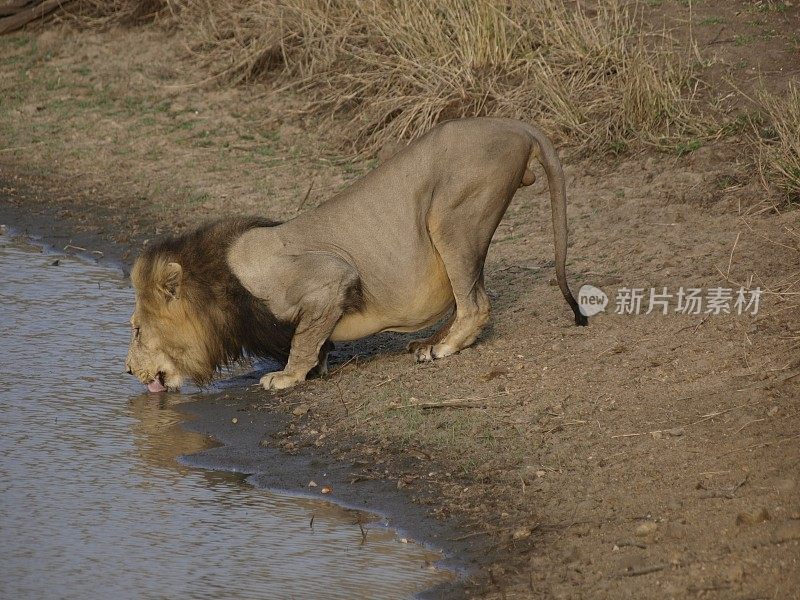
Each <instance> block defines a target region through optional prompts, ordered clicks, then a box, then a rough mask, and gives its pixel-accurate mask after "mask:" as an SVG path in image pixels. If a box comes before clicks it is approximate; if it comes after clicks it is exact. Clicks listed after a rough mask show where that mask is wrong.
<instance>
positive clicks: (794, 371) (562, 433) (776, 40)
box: [0, 0, 800, 598]
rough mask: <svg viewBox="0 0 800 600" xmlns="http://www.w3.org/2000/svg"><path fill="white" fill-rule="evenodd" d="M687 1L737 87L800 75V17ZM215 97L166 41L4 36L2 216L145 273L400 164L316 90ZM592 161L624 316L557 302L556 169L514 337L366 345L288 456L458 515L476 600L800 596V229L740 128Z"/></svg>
mask: <svg viewBox="0 0 800 600" xmlns="http://www.w3.org/2000/svg"><path fill="white" fill-rule="evenodd" d="M686 4H688V3H683V2H672V1H670V0H665V1H664V2H663V3H662V2H648V3H647V5H648V6H650V7H651V8H652V10H653V11H656V13H658V14H669V15H670V18H671V19H672V20H673V22H674V23H676V24H677V25H676V26H679V27H683V28H684V29H683V30H681V31H683V32H684V33H685V32H686V29H687V28H688V25H689V23H690V22H691V23H692V27H693V35H695V36H696V37H697V39H698V42H699V48H700V51H701V53H702V55H703V56H704V57H705V58H707V59H708V60H709V61H710V65H709V67H708V74H709V78H710V80H712V81H714V82H716V85H717V87H718V88H719V89H723V88H724V86H725V85H729V84H730V83H731V82H733V83H735V84H736V85H737V86H739V87H744V88H746V87H747V86H748V85H752V84H753V82H754V81H756V80H758V79H759V78H761V80H762V81H766V82H767V84H768V86H769V87H771V88H772V89H775V90H778V91H779V90H781V89H783V88H784V87H785V84H786V82H787V81H788V80H789V79H791V78H794V79H795V80H797V79H798V76H799V74H800V66H798V65H800V50H799V46H798V42H799V40H798V37H797V34H798V32H800V8H798V7H797V6H794V5H792V4H791V3H789V2H784V3H777V2H767V1H764V2H731V3H729V2H712V1H707V2H698V3H696V5H695V6H694V7H693V12H692V14H691V21H690V19H689V14H690V13H689V12H688V7H687V6H686ZM779 6H781V7H784V8H782V9H779V8H778V7H779ZM658 11H661V12H660V13H659V12H658ZM654 14H655V13H654ZM203 79H204V74H203V73H202V72H198V71H197V70H195V69H193V68H192V67H191V62H190V59H189V58H188V57H187V55H186V51H185V49H184V48H183V47H182V46H181V44H180V43H179V40H177V39H176V38H175V37H174V36H171V35H170V34H169V33H165V32H163V31H159V30H156V29H152V28H148V27H143V28H136V29H125V30H111V31H108V32H101V33H92V32H85V31H84V32H78V31H76V30H73V29H71V28H70V27H69V26H66V25H58V26H49V27H45V28H43V29H41V30H39V31H30V32H22V33H19V34H15V35H11V36H6V37H3V38H0V139H2V142H1V144H2V145H0V186H1V187H2V190H0V191H1V192H2V193H1V194H0V202H2V203H5V204H6V205H7V206H9V205H13V207H15V209H16V210H17V211H19V210H20V209H21V210H24V211H27V212H28V214H29V215H30V218H29V219H24V220H23V222H21V223H7V224H8V225H15V226H17V227H21V228H25V227H26V226H27V227H28V228H29V229H30V230H31V232H32V233H39V234H44V235H45V236H46V237H47V236H48V227H47V224H46V219H51V220H52V221H53V222H54V223H55V222H57V223H58V224H60V225H61V226H62V227H63V226H64V225H65V224H66V225H68V227H69V229H70V230H71V231H73V232H74V236H72V237H70V238H69V239H63V238H59V239H55V240H54V241H55V242H56V243H57V244H58V245H59V246H61V247H64V246H67V245H73V246H79V247H81V248H85V249H86V250H87V251H89V252H91V251H92V250H95V249H97V248H103V252H104V253H105V254H111V255H112V257H116V258H121V259H122V260H124V261H130V260H132V258H133V256H134V255H135V253H136V252H137V251H138V249H140V248H141V247H142V245H143V244H145V243H147V241H148V240H151V239H153V238H155V237H157V236H159V235H162V234H164V233H167V232H173V231H181V230H185V229H186V228H188V227H191V226H192V225H195V224H197V223H199V222H202V221H203V220H204V219H206V218H209V217H213V216H216V215H221V214H231V213H243V214H245V213H258V214H264V215H269V216H270V217H272V218H278V219H288V218H291V217H292V216H294V215H296V214H297V213H298V212H301V211H303V210H307V209H308V208H311V207H313V206H314V205H316V204H319V203H320V202H322V201H324V200H325V198H326V197H328V196H330V195H331V194H332V193H333V192H334V191H336V190H338V189H340V188H341V187H342V186H344V185H346V184H347V183H348V182H349V181H352V180H353V179H355V178H356V177H358V176H359V175H360V174H362V173H363V172H365V171H366V170H368V169H369V168H371V167H372V166H374V164H375V162H376V160H377V159H375V160H369V159H350V158H347V157H342V158H340V157H336V155H335V150H334V148H333V146H332V145H330V144H329V143H328V141H327V138H326V135H325V131H324V129H322V128H321V127H319V126H318V125H317V124H315V123H312V122H303V121H300V120H294V119H292V120H284V119H279V118H276V117H275V116H274V111H273V109H272V107H274V106H275V103H276V102H283V103H289V104H291V103H292V102H293V99H292V98H291V97H286V96H279V97H276V96H275V95H274V94H273V93H272V92H271V90H270V88H269V86H268V84H267V85H251V86H247V87H239V88H235V89H230V88H226V89H220V88H218V87H215V86H209V85H206V84H203V83H202V80H203ZM726 79H727V83H726ZM284 106H285V105H284ZM281 114H285V111H282V112H281ZM574 150H575V149H570V148H565V149H563V150H562V156H563V158H564V161H565V168H566V173H567V177H568V194H569V224H570V235H571V247H570V253H569V256H570V262H569V264H568V276H569V278H570V282H571V285H572V287H573V290H577V289H578V288H579V287H580V286H581V285H582V284H585V283H589V284H592V285H595V286H598V287H600V288H602V289H603V290H604V291H605V292H606V293H607V294H608V295H609V297H610V298H611V302H610V306H609V310H608V311H607V314H604V315H600V316H597V317H595V318H594V319H592V320H591V324H590V326H589V327H587V328H576V327H574V326H572V324H571V318H570V314H569V311H568V310H567V309H566V307H565V305H564V302H563V299H562V298H561V296H560V292H559V291H558V288H557V287H555V286H553V285H552V277H553V272H552V271H553V270H552V264H553V263H552V258H553V256H552V255H553V250H552V231H551V226H550V217H549V206H548V200H547V193H546V184H545V182H544V178H543V177H542V178H540V181H539V182H537V183H536V184H535V185H534V186H532V187H531V188H526V189H523V190H521V191H520V192H519V193H518V195H517V197H516V199H515V201H514V202H513V203H512V205H511V208H510V209H509V211H508V213H507V215H506V217H505V219H504V220H503V222H502V223H501V225H500V228H499V229H498V231H497V234H496V235H495V239H494V242H493V244H492V247H491V249H490V253H489V257H488V260H487V263H486V279H487V287H488V288H489V290H490V294H491V297H492V299H493V306H494V313H493V319H492V323H491V326H490V327H489V328H488V329H487V331H486V332H485V333H484V334H483V335H482V336H481V338H480V340H479V342H478V343H477V344H476V345H475V346H474V347H473V348H470V349H468V350H466V351H464V352H462V353H460V354H459V355H456V356H453V357H450V358H448V359H446V360H443V361H441V362H436V363H434V364H429V365H416V364H414V363H413V361H412V360H411V358H410V357H409V356H408V355H406V354H405V353H404V352H403V347H404V345H405V343H406V342H407V341H408V337H406V336H400V335H381V336H376V337H375V338H372V339H369V340H366V341H363V342H359V343H357V344H343V345H341V346H340V347H339V348H337V351H336V354H335V357H334V358H335V365H334V370H333V373H332V374H331V375H330V376H329V377H327V378H325V379H320V380H312V381H309V382H308V383H306V384H305V385H303V386H301V387H299V388H297V389H294V390H290V391H287V392H283V393H281V394H278V396H277V402H270V404H269V406H270V408H271V409H273V408H274V407H275V406H277V407H278V410H282V411H283V412H284V413H286V415H287V416H288V417H289V424H288V425H287V427H286V429H285V431H284V432H283V433H282V434H280V435H273V436H272V437H270V438H269V439H270V440H271V441H270V444H271V445H273V446H275V447H278V448H281V449H283V450H284V451H286V452H289V453H298V452H300V453H302V452H309V451H311V452H316V453H320V454H322V455H324V456H326V457H329V458H332V459H335V460H336V461H339V462H341V463H343V464H350V465H352V469H351V471H352V472H353V478H352V480H351V481H352V483H351V485H352V486H354V489H357V486H358V484H359V481H364V480H366V481H372V480H376V479H378V480H384V481H389V482H393V483H396V487H397V489H398V494H399V495H400V496H404V497H407V498H408V499H410V500H411V501H416V502H418V503H420V504H422V505H423V506H425V508H426V509H427V510H428V511H429V513H430V514H433V515H436V516H441V517H453V518H455V519H456V520H457V521H458V522H459V523H461V527H462V529H463V534H462V535H463V536H464V539H471V538H475V539H480V540H482V542H481V548H482V552H483V559H482V560H481V566H480V568H479V569H476V570H475V571H474V572H472V573H471V574H470V575H469V581H468V585H467V587H466V590H465V592H464V593H465V594H466V595H467V596H469V597H476V598H538V597H541V598H643V597H658V598H691V597H708V598H800V592H799V591H798V590H800V560H799V559H800V500H799V499H798V498H800V450H798V448H799V447H800V412H799V411H800V319H799V318H798V316H797V315H798V312H797V309H798V307H800V213H798V211H797V209H796V207H792V206H788V205H785V204H779V203H777V201H776V199H775V198H774V197H773V196H772V195H770V194H769V193H768V192H767V191H766V190H765V189H764V187H763V186H762V185H761V182H760V180H759V178H758V177H757V175H756V173H755V170H754V167H753V157H752V156H749V155H748V153H747V146H746V145H744V144H743V143H742V140H741V139H739V138H737V137H735V136H732V137H728V138H724V139H722V140H720V141H718V142H713V143H705V144H703V145H700V147H698V148H696V149H694V151H692V152H688V153H683V152H675V153H673V154H669V153H650V152H645V151H638V152H635V153H633V154H628V155H624V156H622V157H611V156H610V157H593V158H591V159H584V160H582V161H574V160H571V158H570V157H571V156H573V155H575V152H574ZM4 214H9V213H4ZM17 214H19V213H18V212H17ZM42 215H44V217H43V216H42ZM49 239H51V240H53V239H54V238H53V236H52V235H51V236H50V238H49ZM93 244H94V246H93ZM109 250H110V252H109ZM748 285H752V286H759V287H760V288H761V289H762V290H763V295H762V298H761V304H760V307H759V311H758V314H757V315H755V316H751V315H742V316H739V315H736V314H730V315H715V314H697V315H682V314H675V313H674V312H672V311H671V312H670V314H667V315H661V314H656V313H657V312H658V311H655V312H654V313H652V314H647V315H645V314H640V315H617V314H613V312H614V304H615V297H616V293H617V291H618V290H619V289H621V288H642V289H645V290H646V291H647V292H649V290H650V288H655V289H656V290H657V291H661V290H662V288H664V287H666V288H667V289H668V291H669V292H671V293H673V294H674V293H676V292H677V290H678V288H680V287H684V288H689V287H692V288H702V289H703V290H707V289H708V288H713V287H725V288H734V289H738V288H739V287H740V286H748ZM648 296H649V293H646V294H645V299H644V306H645V307H646V306H647V298H648ZM675 302H676V300H675V299H674V298H673V299H672V303H671V304H670V306H671V308H672V310H673V311H674V307H675ZM643 312H644V311H643ZM734 312H735V311H734ZM120 360H122V357H120ZM448 404H450V406H448ZM428 405H429V406H428ZM250 410H252V411H254V412H258V411H259V410H260V409H259V407H258V406H257V405H254V404H251V405H250ZM487 549H488V550H487Z"/></svg>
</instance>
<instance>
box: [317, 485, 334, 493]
mask: <svg viewBox="0 0 800 600" xmlns="http://www.w3.org/2000/svg"><path fill="white" fill-rule="evenodd" d="M319 492H320V494H330V493H332V492H333V488H332V487H329V486H327V485H326V486H324V487H323V488H322V489H321V490H320V491H319Z"/></svg>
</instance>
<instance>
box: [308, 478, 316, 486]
mask: <svg viewBox="0 0 800 600" xmlns="http://www.w3.org/2000/svg"><path fill="white" fill-rule="evenodd" d="M308 487H317V482H316V481H314V480H313V479H312V480H311V481H309V482H308Z"/></svg>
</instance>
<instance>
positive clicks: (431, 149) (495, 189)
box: [129, 118, 586, 389]
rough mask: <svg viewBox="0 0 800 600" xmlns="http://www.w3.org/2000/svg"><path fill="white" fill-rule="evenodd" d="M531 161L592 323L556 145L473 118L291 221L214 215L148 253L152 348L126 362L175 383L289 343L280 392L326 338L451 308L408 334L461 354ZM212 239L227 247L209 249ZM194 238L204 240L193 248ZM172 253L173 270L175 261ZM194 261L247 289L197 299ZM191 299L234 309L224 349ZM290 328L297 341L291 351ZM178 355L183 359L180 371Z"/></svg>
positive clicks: (144, 303)
mask: <svg viewBox="0 0 800 600" xmlns="http://www.w3.org/2000/svg"><path fill="white" fill-rule="evenodd" d="M535 162H539V163H540V164H541V165H542V166H543V167H544V170H545V173H546V174H547V179H548V185H549V188H550V200H551V207H552V218H553V229H554V236H555V250H556V252H555V254H556V261H555V268H556V279H557V281H558V284H559V287H560V289H561V292H562V294H563V296H564V298H565V299H566V300H567V303H568V304H569V305H570V308H571V309H572V311H573V314H574V317H575V322H576V323H577V324H578V325H585V324H586V318H585V317H584V316H583V315H582V314H581V313H580V312H579V309H578V305H577V302H576V301H575V299H574V297H573V296H572V293H571V292H570V290H569V286H568V284H567V281H566V272H565V271H566V270H565V265H566V253H567V223H566V191H565V188H566V186H565V181H564V175H563V172H562V168H561V163H560V161H559V160H558V156H557V154H556V151H555V149H554V148H553V146H552V144H551V143H550V141H549V140H548V139H547V137H546V136H545V135H544V134H543V133H542V132H541V131H540V130H539V129H537V128H535V127H533V126H530V125H527V124H525V123H521V122H519V121H512V120H508V119H489V118H482V119H467V120H462V121H450V122H447V123H444V124H442V125H439V126H437V127H435V128H434V129H433V130H431V131H430V132H429V133H428V134H426V135H425V136H423V137H422V138H420V139H418V140H416V141H415V142H413V143H411V144H410V145H408V146H406V147H405V148H403V149H401V150H400V151H399V152H398V153H397V154H395V155H394V156H392V157H391V158H390V159H389V160H387V162H385V163H384V164H382V165H380V166H379V167H378V168H377V169H375V170H374V171H372V172H371V173H369V174H367V175H366V176H365V177H363V178H361V179H360V180H359V181H357V182H356V183H354V184H353V185H352V186H351V187H349V188H348V189H346V190H344V191H342V192H340V193H339V194H337V195H336V196H334V197H333V198H331V199H330V200H328V201H327V202H325V203H324V204H322V205H320V206H319V207H317V208H316V209H314V210H311V211H309V212H306V213H304V214H302V215H300V216H299V217H297V218H296V219H294V220H292V221H289V222H287V223H283V224H280V225H277V226H270V225H268V226H260V225H257V224H254V223H252V222H250V223H249V224H248V225H247V226H244V225H243V224H241V223H240V224H239V225H236V222H232V223H233V224H231V223H229V222H227V221H226V222H220V223H219V224H217V225H216V226H212V227H208V228H206V230H205V233H203V234H202V235H195V237H194V238H192V237H188V238H186V239H185V240H183V239H178V240H173V242H172V243H171V244H167V246H165V248H162V249H161V250H159V251H154V252H151V256H150V257H149V258H148V260H149V261H150V262H151V263H153V264H157V265H158V268H155V269H151V270H150V271H149V272H150V274H151V276H150V278H149V279H141V280H139V281H137V275H136V273H135V274H134V285H135V286H136V289H137V294H138V299H137V310H136V313H135V314H134V321H137V322H138V323H139V325H138V327H140V331H141V332H142V336H141V340H140V342H139V343H140V344H141V348H144V349H145V350H141V349H139V350H137V349H136V348H134V345H133V343H132V347H131V348H132V349H131V356H132V357H135V360H131V361H129V363H130V364H134V363H135V365H136V368H135V369H133V370H134V371H136V372H137V374H139V377H140V379H141V380H142V381H145V382H146V381H148V379H147V378H148V377H151V376H155V375H157V374H158V373H161V374H162V375H163V376H164V379H165V383H167V384H168V385H172V382H174V381H178V379H179V378H180V377H181V376H182V377H192V378H197V375H196V374H195V373H193V372H192V369H194V371H195V372H197V373H199V370H198V368H199V365H202V364H203V363H205V365H206V367H207V368H206V370H205V371H204V373H206V374H207V373H208V366H209V365H211V363H212V362H215V364H214V366H218V365H219V364H220V363H221V362H224V360H225V359H230V357H231V356H233V355H236V356H238V354H239V353H240V351H234V349H235V347H236V344H237V343H239V342H241V345H242V348H243V349H244V351H247V352H251V353H255V354H269V355H272V356H275V355H276V354H281V353H283V354H284V356H281V357H280V358H287V356H286V355H287V354H288V360H287V363H286V367H285V368H284V369H283V370H282V371H278V372H276V373H270V374H268V375H266V376H264V377H263V378H262V380H261V383H262V385H263V386H264V387H265V388H267V389H279V388H285V387H289V386H291V385H294V384H296V383H298V382H300V381H303V380H304V379H305V377H306V375H307V374H308V372H309V371H310V370H311V369H313V368H314V367H315V366H316V365H318V364H319V365H320V366H322V365H323V364H324V359H325V354H326V352H327V347H328V342H329V340H333V341H338V340H351V339H357V338H360V337H364V336H366V335H370V334H373V333H377V332H380V331H387V330H388V331H417V330H419V329H422V328H424V327H427V326H429V325H431V324H433V323H435V322H436V321H437V320H439V319H440V318H441V317H443V316H445V315H446V314H448V312H451V313H452V314H451V318H450V319H449V321H448V322H447V324H446V325H445V326H444V328H443V329H442V331H440V332H437V333H436V334H435V335H433V336H432V337H431V338H429V339H428V340H423V341H418V342H415V343H412V344H411V345H410V346H409V350H410V351H411V352H413V353H414V356H415V357H416V359H417V360H418V361H428V360H434V359H438V358H443V357H445V356H449V355H451V354H454V353H456V352H458V351H459V350H462V349H463V348H465V347H467V346H469V345H470V344H472V343H474V341H475V340H476V339H477V337H478V335H479V334H480V332H481V330H482V328H483V327H484V326H485V324H486V323H487V322H488V320H489V313H490V303H489V298H488V296H487V294H486V291H485V289H484V283H483V263H484V260H485V258H486V253H487V251H488V247H489V243H490V241H491V239H492V235H493V234H494V231H495V229H496V228H497V225H498V224H499V223H500V219H501V218H502V216H503V214H504V213H505V211H506V208H507V207H508V205H509V203H510V202H511V199H512V198H513V196H514V193H515V192H516V190H517V189H518V188H519V187H521V186H523V185H530V184H531V183H533V182H534V181H535V174H534V172H533V164H534V163H535ZM271 225H274V224H271ZM215 227H216V229H215ZM217 229H219V230H220V231H223V232H227V233H225V235H222V234H220V233H218V231H217ZM206 238H208V240H211V241H212V242H214V243H217V241H219V240H223V241H224V243H222V242H220V245H218V246H216V247H214V248H213V249H212V250H203V244H204V243H205V241H204V240H206ZM209 243H210V242H209ZM193 244H194V245H195V246H196V247H197V249H196V250H193V251H192V252H188V251H186V250H185V247H193V246H192V245H193ZM197 253H201V254H203V256H205V257H206V258H205V260H212V261H216V262H215V267H214V268H213V269H204V270H203V269H202V267H198V266H197V265H195V264H194V263H193V262H189V263H187V262H186V261H187V258H188V259H189V260H191V259H192V257H194V256H195V255H196V254H197ZM179 255H180V256H179ZM220 256H222V257H224V264H221V263H220V258H219V257H220ZM159 261H160V262H159ZM173 262H174V263H176V266H170V264H171V263H173ZM162 263H163V264H162ZM181 267H182V268H183V271H184V273H183V275H182V277H179V279H180V280H181V284H180V286H179V291H178V293H177V297H173V295H172V294H171V285H172V283H171V281H172V280H173V279H174V273H172V271H180V268H181ZM198 269H200V270H201V271H203V272H204V273H205V275H204V276H205V277H208V279H209V281H213V280H214V277H211V276H210V275H209V272H210V273H216V274H217V275H216V276H217V277H222V276H224V277H227V278H228V279H226V281H228V287H231V286H233V287H236V286H240V287H242V289H243V290H245V291H244V292H242V291H240V290H238V288H237V291H236V294H234V295H235V296H236V298H235V301H234V300H231V299H230V298H228V296H230V295H231V294H230V293H228V292H225V289H227V288H224V287H221V286H216V287H217V288H219V289H218V290H217V291H216V292H215V295H213V296H211V297H206V298H205V299H204V300H203V301H202V302H199V301H198V299H197V298H191V296H189V297H187V294H186V290H185V289H184V288H187V286H188V289H189V290H192V289H196V290H198V293H199V290H201V289H202V288H200V287H198V286H196V285H195V286H194V287H193V284H192V282H193V281H194V280H195V279H196V278H197V277H199V276H200V275H193V274H192V273H191V272H189V271H192V270H194V271H198ZM154 290H156V291H154ZM182 295H183V298H182V297H181V296H182ZM187 301H190V302H193V303H194V304H195V308H196V307H197V306H198V305H202V306H203V307H204V308H203V314H202V315H201V316H202V317H203V318H205V317H206V316H208V313H207V311H209V310H214V309H213V306H212V307H208V306H207V305H209V304H212V305H213V304H214V303H215V302H219V303H225V306H226V308H225V310H226V311H228V312H234V313H237V315H238V316H237V317H236V318H235V319H234V320H233V321H232V323H233V325H235V326H236V327H234V328H235V329H236V328H238V329H236V331H237V332H238V333H237V334H236V335H235V336H234V339H233V340H230V339H227V338H226V342H225V343H226V350H225V352H223V353H222V354H220V353H219V352H214V351H213V350H211V351H209V350H208V348H209V346H213V344H214V343H215V341H216V340H215V338H214V336H219V335H222V334H223V333H224V331H225V328H224V327H222V328H221V327H219V326H216V327H215V328H214V329H213V330H209V329H207V328H205V329H204V325H203V324H201V323H197V322H196V321H197V320H198V314H196V313H193V310H194V309H192V308H191V307H184V308H180V309H179V308H178V307H176V306H174V305H175V304H178V305H179V304H181V303H186V302H187ZM239 306H245V307H246V310H244V311H241V310H239V309H238V308H237V307H239ZM237 311H238V312H237ZM239 313H241V314H239ZM248 315H249V316H248ZM253 315H256V316H257V317H258V318H257V319H255V318H254V317H253ZM256 321H257V322H258V323H260V324H258V323H256ZM228 326H232V325H231V324H230V323H229V324H228V325H226V327H228ZM145 330H148V334H147V337H148V338H149V341H146V340H145V338H144V331H145ZM274 335H277V336H284V337H281V343H275V344H273V343H272V342H271V341H270V340H271V339H272V337H273V336H274ZM253 336H256V337H257V339H254V340H253V339H251V338H253ZM285 336H288V338H287V339H290V340H291V344H290V347H285V346H288V343H287V344H284V341H285V340H284V338H285ZM193 340H194V341H193ZM248 340H249V344H250V345H249V346H248ZM193 344H196V345H197V346H198V347H197V348H195V347H194V346H193ZM178 349H180V352H176V350H178ZM180 353H183V354H180ZM179 354H180V355H179ZM187 356H188V358H187ZM212 359H214V360H212ZM159 365H160V366H159ZM170 365H174V366H175V374H174V377H172V371H170V369H171V366H170ZM154 370H156V373H154ZM201 379H202V377H201Z"/></svg>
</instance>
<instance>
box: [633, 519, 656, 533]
mask: <svg viewBox="0 0 800 600" xmlns="http://www.w3.org/2000/svg"><path fill="white" fill-rule="evenodd" d="M657 529H658V525H656V524H655V523H653V522H652V521H647V522H645V523H642V524H641V525H639V526H638V527H637V528H636V531H635V532H634V533H635V534H636V537H646V536H648V535H650V534H652V533H655V531H656V530H657Z"/></svg>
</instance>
